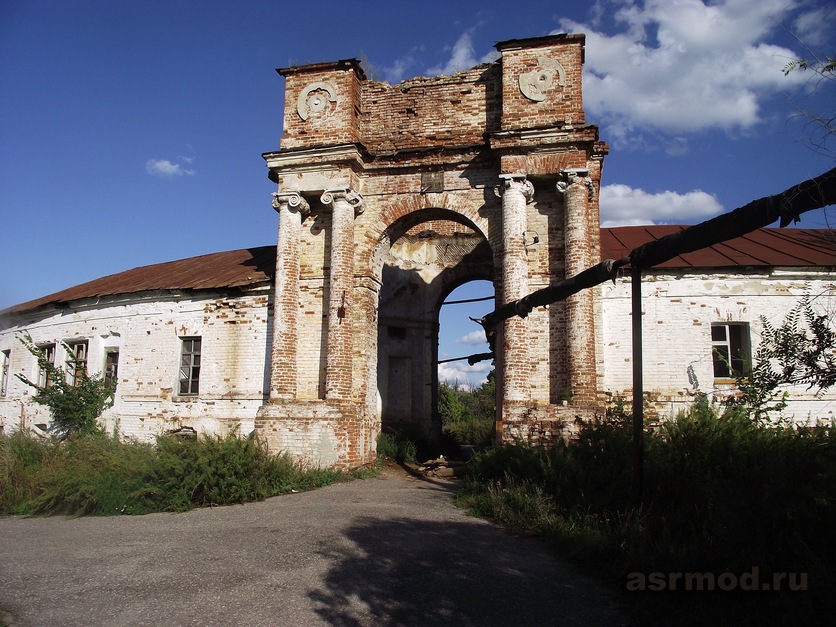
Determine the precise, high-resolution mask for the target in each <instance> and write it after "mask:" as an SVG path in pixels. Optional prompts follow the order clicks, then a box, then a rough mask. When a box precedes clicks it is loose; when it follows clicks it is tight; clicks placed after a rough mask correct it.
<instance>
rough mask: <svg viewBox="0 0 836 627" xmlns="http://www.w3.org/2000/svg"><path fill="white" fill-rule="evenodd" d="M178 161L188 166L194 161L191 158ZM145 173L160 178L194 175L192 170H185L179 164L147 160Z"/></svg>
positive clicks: (164, 160) (162, 160) (166, 160)
mask: <svg viewBox="0 0 836 627" xmlns="http://www.w3.org/2000/svg"><path fill="white" fill-rule="evenodd" d="M178 159H179V160H180V161H182V162H184V163H186V164H190V163H191V162H192V161H193V160H194V159H193V158H192V157H178ZM145 171H146V172H148V174H150V175H151V176H159V177H161V178H172V177H175V176H193V175H194V173H195V172H194V170H191V169H189V168H186V167H184V166H183V165H181V164H179V163H175V162H173V161H169V160H168V159H149V160H148V161H147V162H146V163H145Z"/></svg>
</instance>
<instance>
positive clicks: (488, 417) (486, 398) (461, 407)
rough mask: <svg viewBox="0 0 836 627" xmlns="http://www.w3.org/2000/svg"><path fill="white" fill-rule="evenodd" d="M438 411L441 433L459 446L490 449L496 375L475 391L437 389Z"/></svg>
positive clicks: (455, 387) (442, 385) (445, 385)
mask: <svg viewBox="0 0 836 627" xmlns="http://www.w3.org/2000/svg"><path fill="white" fill-rule="evenodd" d="M438 411H439V414H440V416H441V423H442V430H443V431H444V433H445V435H447V436H450V437H451V438H453V440H454V441H455V442H456V443H457V444H472V445H475V446H490V445H491V444H492V442H493V437H494V423H495V421H496V379H495V377H494V373H493V371H492V372H491V373H490V374H488V379H487V381H486V382H485V383H483V384H482V385H480V386H478V387H476V388H472V389H471V388H466V387H461V386H458V385H451V384H449V383H446V382H441V383H439V386H438Z"/></svg>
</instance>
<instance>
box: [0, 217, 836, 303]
mask: <svg viewBox="0 0 836 627" xmlns="http://www.w3.org/2000/svg"><path fill="white" fill-rule="evenodd" d="M685 228H687V227H685V226H672V225H653V226H622V227H615V228H609V229H601V258H602V259H620V258H622V257H626V256H627V255H628V254H629V253H630V251H631V250H633V249H634V248H636V247H637V246H640V245H641V244H644V243H646V242H649V241H651V240H654V239H659V238H660V237H663V236H665V235H667V234H669V233H673V232H675V231H679V230H682V229H685ZM275 266H276V247H275V246H260V247H258V248H246V249H242V250H230V251H227V252H221V253H212V254H209V255H201V256H199V257H190V258H189V259H181V260H179V261H170V262H168V263H158V264H154V265H151V266H142V267H140V268H134V269H133V270H127V271H125V272H119V273H117V274H111V275H110V276H106V277H102V278H101V279H95V280H94V281H89V282H87V283H82V284H81V285H76V286H75V287H70V288H68V289H65V290H62V291H60V292H56V293H55V294H50V295H48V296H44V297H42V298H38V299H35V300H31V301H29V302H26V303H21V304H20V305H15V306H13V307H9V308H8V309H5V310H3V311H0V314H12V313H21V312H24V311H31V310H33V309H37V308H38V307H45V306H48V305H61V304H63V303H69V302H71V301H74V300H81V299H86V298H100V297H103V296H116V295H119V294H133V293H138V292H150V291H160V290H213V289H223V288H230V287H245V286H248V285H257V284H259V283H264V282H266V281H272V280H273V275H274V273H275ZM735 266H784V267H818V266H825V267H836V233H835V232H834V231H832V230H828V229H795V228H788V229H777V228H768V229H759V230H757V231H753V232H751V233H748V234H747V235H744V236H743V237H738V238H735V239H733V240H729V241H727V242H723V243H722V244H717V245H716V246H712V247H710V248H704V249H702V250H698V251H695V252H692V253H688V254H685V255H681V256H678V257H674V258H673V259H671V260H670V261H667V262H665V263H664V264H662V265H661V266H660V267H664V268H721V267H735Z"/></svg>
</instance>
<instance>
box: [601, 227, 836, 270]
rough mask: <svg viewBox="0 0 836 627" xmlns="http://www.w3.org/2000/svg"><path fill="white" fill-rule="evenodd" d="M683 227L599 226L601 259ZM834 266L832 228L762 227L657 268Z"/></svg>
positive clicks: (835, 236)
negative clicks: (605, 227) (607, 227)
mask: <svg viewBox="0 0 836 627" xmlns="http://www.w3.org/2000/svg"><path fill="white" fill-rule="evenodd" d="M686 228H688V227H687V226H675V225H651V226H620V227H615V228H610V229H601V258H602V259H620V258H622V257H626V256H627V255H628V254H630V251H631V250H633V249H634V248H636V247H637V246H641V245H642V244H646V243H647V242H650V241H653V240H657V239H659V238H661V237H664V236H665V235H669V234H670V233H675V232H676V231H682V230H683V229H686ZM740 266H747V267H749V266H752V267H764V266H782V267H820V266H825V267H836V231H833V230H830V229H794V228H785V229H779V228H766V229H758V230H756V231H752V232H751V233H747V234H746V235H743V236H742V237H736V238H734V239H730V240H728V241H725V242H723V243H721V244H715V245H714V246H710V247H708V248H702V249H700V250H695V251H694V252H692V253H686V254H684V255H678V256H676V257H674V258H673V259H670V260H669V261H666V262H665V263H662V264H660V265H659V266H657V267H659V268H733V267H740Z"/></svg>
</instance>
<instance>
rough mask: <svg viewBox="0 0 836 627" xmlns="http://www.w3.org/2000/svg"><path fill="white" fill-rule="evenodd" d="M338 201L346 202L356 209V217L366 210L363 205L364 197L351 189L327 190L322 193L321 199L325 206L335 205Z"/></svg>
mask: <svg viewBox="0 0 836 627" xmlns="http://www.w3.org/2000/svg"><path fill="white" fill-rule="evenodd" d="M338 200H344V201H345V202H347V203H348V204H349V205H351V206H352V207H354V215H355V216H358V215H360V214H361V213H363V211H365V209H366V207H365V206H364V204H363V197H362V196H361V195H360V194H358V193H357V192H355V191H354V190H353V189H351V188H350V187H338V188H335V189H326V190H325V191H324V192H322V197H321V198H320V201H321V202H322V204H323V205H333V204H334V203H335V202H336V201H338Z"/></svg>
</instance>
